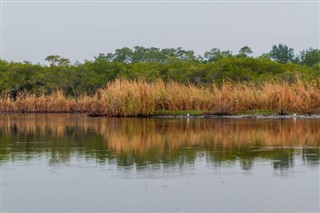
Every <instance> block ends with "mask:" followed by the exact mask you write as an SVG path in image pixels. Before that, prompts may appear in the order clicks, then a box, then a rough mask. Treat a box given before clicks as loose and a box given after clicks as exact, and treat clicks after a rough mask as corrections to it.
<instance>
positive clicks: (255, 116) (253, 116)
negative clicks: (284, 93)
mask: <svg viewBox="0 0 320 213" xmlns="http://www.w3.org/2000/svg"><path fill="white" fill-rule="evenodd" d="M180 113H181V112H180ZM180 113H179V114H173V112H172V113H171V114H155V115H148V116H108V115H99V114H94V115H90V114H89V113H86V112H0V115H14V114H82V115H87V116H88V117H91V118H102V117H105V118H108V117H110V118H111V117H117V118H187V119H188V118H202V119H320V114H311V115H305V114H289V115H278V114H264V115H259V114H238V115H237V114H231V115H215V114H207V115H205V114H196V115H192V114H188V113H186V114H180Z"/></svg>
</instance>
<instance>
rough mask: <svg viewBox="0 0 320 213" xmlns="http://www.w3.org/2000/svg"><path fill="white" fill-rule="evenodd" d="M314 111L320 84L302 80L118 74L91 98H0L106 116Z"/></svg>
mask: <svg viewBox="0 0 320 213" xmlns="http://www.w3.org/2000/svg"><path fill="white" fill-rule="evenodd" d="M258 109H259V110H276V111H293V112H298V113H313V112H316V111H317V110H319V109H320V86H319V84H317V83H315V82H305V81H302V80H300V79H298V80H297V82H296V83H294V84H289V83H287V82H265V83H262V84H260V85H253V84H250V83H247V84H243V83H238V84H235V83H230V82H225V83H223V84H222V85H221V86H217V85H215V84H212V85H209V86H195V85H192V84H187V85H186V84H180V83H176V82H168V83H165V82H163V81H162V80H158V81H156V82H153V83H147V82H146V81H144V80H134V81H129V80H120V79H117V80H115V81H113V82H110V83H108V84H107V86H106V87H105V88H102V89H100V90H98V91H97V92H96V94H95V95H94V96H92V97H89V96H87V95H83V96H82V97H80V98H78V99H73V98H68V97H66V96H65V95H64V94H63V93H62V92H61V91H57V92H55V93H54V94H52V95H51V96H45V95H40V96H36V95H34V94H20V95H18V97H17V98H16V100H13V99H11V98H9V97H8V96H6V95H4V96H2V98H0V111H1V112H87V113H91V114H97V115H107V116H148V115H153V114H155V113H156V112H157V111H161V110H168V111H176V110H179V111H182V110H196V111H197V110H204V111H207V112H210V113H216V114H230V113H236V112H240V111H246V110H258Z"/></svg>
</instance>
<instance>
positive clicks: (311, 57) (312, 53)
mask: <svg viewBox="0 0 320 213" xmlns="http://www.w3.org/2000/svg"><path fill="white" fill-rule="evenodd" d="M300 60H301V63H302V64H305V65H307V66H310V67H312V66H313V65H315V64H317V63H319V62H320V50H319V49H312V48H310V49H308V50H304V51H301V52H300Z"/></svg>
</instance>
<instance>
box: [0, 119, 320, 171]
mask: <svg viewBox="0 0 320 213" xmlns="http://www.w3.org/2000/svg"><path fill="white" fill-rule="evenodd" d="M319 127H320V121H319V120H311V119H309V120H299V119H298V120H291V119H287V120H271V119H268V120H267V119H266V120H259V119H256V120H254V119H234V120H232V119H220V120H219V119H160V118H89V117H86V116H85V115H77V114H1V115H0V146H1V147H0V148H1V149H0V154H1V155H0V160H1V162H6V161H17V160H28V159H34V158H37V157H46V158H48V161H49V163H50V164H59V163H64V162H67V161H69V160H70V159H71V158H72V157H76V158H81V159H88V160H96V161H97V162H99V163H112V164H117V165H118V166H121V167H123V168H128V169H130V168H134V167H135V168H137V169H144V168H159V167H160V166H164V167H166V166H183V165H186V164H188V165H190V164H193V163H195V160H197V159H198V158H204V159H205V160H206V162H207V163H209V164H210V165H214V166H222V165H225V164H235V163H237V162H240V164H241V166H242V168H243V169H251V168H252V167H253V166H254V163H255V161H259V160H264V161H265V160H267V161H270V162H271V163H272V164H273V167H274V168H275V169H281V170H285V169H288V168H290V167H293V166H294V159H295V158H296V157H301V159H302V160H303V162H304V163H305V164H306V165H308V166H318V165H319V162H320V149H319V147H320V131H318V130H319V129H320V128H319Z"/></svg>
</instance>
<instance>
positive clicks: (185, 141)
mask: <svg viewBox="0 0 320 213" xmlns="http://www.w3.org/2000/svg"><path fill="white" fill-rule="evenodd" d="M319 130H320V120H318V119H295V120H294V119H282V120H280V119H196V118H195V119H186V118H180V119H173V118H89V117H87V116H85V115H77V114H11V115H6V114H2V115H0V164H1V171H2V181H1V190H2V205H1V208H2V210H3V212H16V211H18V212H28V211H29V212H109V211H111V212H113V211H126V212H128V211H148V212H150V211H160V212H164V211H170V212H175V211H181V212H185V211H209V212H221V211H229V212H230V211H231V212H240V211H241V212H244V211H245V212H247V211H255V212H256V211H268V212H270V211H272V212H274V211H281V212H283V211H290V212H292V211H302V212H318V211H319V209H320V207H319V197H320V195H319V186H320V184H319V163H320V131H319Z"/></svg>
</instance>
